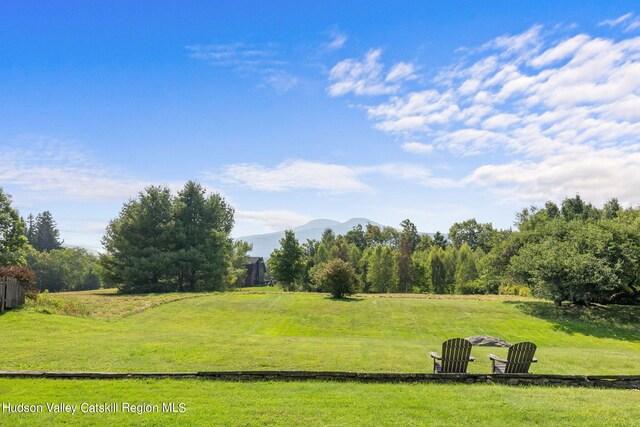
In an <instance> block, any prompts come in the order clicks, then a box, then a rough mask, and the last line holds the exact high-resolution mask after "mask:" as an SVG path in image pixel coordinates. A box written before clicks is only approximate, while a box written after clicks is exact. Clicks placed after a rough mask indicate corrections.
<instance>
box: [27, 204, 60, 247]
mask: <svg viewBox="0 0 640 427" xmlns="http://www.w3.org/2000/svg"><path fill="white" fill-rule="evenodd" d="M27 220H28V228H27V231H26V235H27V238H28V239H29V243H30V244H31V246H33V247H34V248H35V249H36V250H37V251H40V252H45V251H52V250H54V249H62V243H63V241H62V240H60V231H59V230H58V225H57V224H56V222H55V221H54V220H53V216H52V215H51V212H49V211H44V212H41V213H39V214H38V215H37V216H36V218H35V220H34V219H33V215H31V214H29V216H28V217H27Z"/></svg>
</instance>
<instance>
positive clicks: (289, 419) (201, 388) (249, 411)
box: [0, 379, 640, 426]
mask: <svg viewBox="0 0 640 427" xmlns="http://www.w3.org/2000/svg"><path fill="white" fill-rule="evenodd" d="M0 401H2V402H11V403H13V404H16V403H20V402H24V403H34V404H42V405H43V406H44V404H45V403H47V402H64V403H67V404H73V405H80V404H81V403H82V402H88V403H104V402H108V403H110V402H117V403H118V404H121V403H123V402H129V403H133V404H136V405H138V404H141V403H150V404H155V405H159V406H160V407H161V405H162V403H163V402H175V403H176V404H177V403H184V404H185V405H186V412H184V413H178V414H168V413H146V414H144V415H137V414H135V413H123V412H118V413H112V414H88V413H76V414H75V415H71V414H52V413H47V412H45V413H36V414H7V413H1V412H0V424H3V425H24V426H33V425H52V424H63V423H64V424H69V425H87V426H93V425H243V426H244V425H321V426H340V425H342V426H352V425H363V426H372V425H389V426H399V425H401V426H409V425H575V426H585V425H593V426H599V425H603V423H604V420H606V424H607V425H616V426H618V425H629V426H631V425H637V421H638V419H640V392H638V391H629V390H598V389H574V388H564V387H562V388H551V387H509V386H499V385H436V384H414V385H411V384H398V385H396V384H353V383H270V382H257V383H231V382H213V381H204V380H155V381H142V380H121V381H83V380H42V379H40V380H23V379H19V380H6V379H0ZM44 410H45V411H46V406H45V409H44ZM78 411H79V410H78Z"/></svg>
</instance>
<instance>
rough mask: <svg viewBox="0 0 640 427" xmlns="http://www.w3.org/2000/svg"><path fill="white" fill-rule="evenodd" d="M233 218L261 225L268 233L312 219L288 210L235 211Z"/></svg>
mask: <svg viewBox="0 0 640 427" xmlns="http://www.w3.org/2000/svg"><path fill="white" fill-rule="evenodd" d="M235 217H236V219H237V220H238V221H247V222H250V223H253V224H258V225H261V226H263V227H265V228H266V229H267V230H268V231H278V230H284V229H286V228H293V227H297V226H299V225H302V224H305V223H307V222H309V221H310V220H311V219H313V218H311V217H309V216H306V215H300V214H298V213H295V212H292V211H288V210H265V211H247V210H243V209H236V212H235Z"/></svg>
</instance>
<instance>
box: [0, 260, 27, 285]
mask: <svg viewBox="0 0 640 427" xmlns="http://www.w3.org/2000/svg"><path fill="white" fill-rule="evenodd" d="M0 276H6V277H15V278H16V279H18V280H19V281H20V282H22V283H25V284H28V285H33V284H35V283H36V273H34V272H33V270H31V269H30V268H28V267H23V266H21V265H8V266H6V267H0Z"/></svg>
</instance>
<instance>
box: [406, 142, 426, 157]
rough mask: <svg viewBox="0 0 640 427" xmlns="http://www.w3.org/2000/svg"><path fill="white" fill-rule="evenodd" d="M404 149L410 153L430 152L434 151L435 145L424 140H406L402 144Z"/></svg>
mask: <svg viewBox="0 0 640 427" xmlns="http://www.w3.org/2000/svg"><path fill="white" fill-rule="evenodd" d="M402 149H403V150H404V151H407V152H409V153H415V154H429V153H431V152H433V145H431V144H424V143H422V142H415V141H414V142H405V143H404V144H402Z"/></svg>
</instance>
